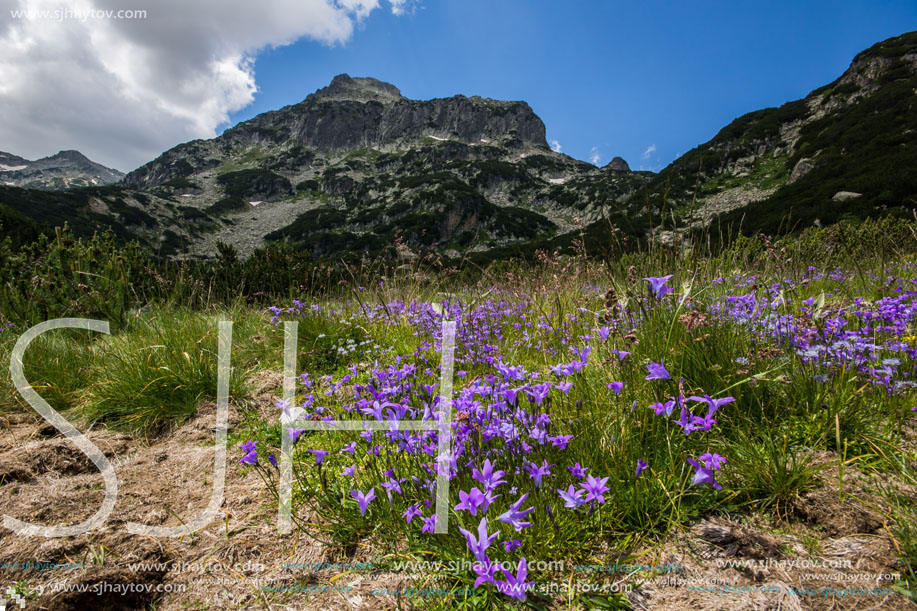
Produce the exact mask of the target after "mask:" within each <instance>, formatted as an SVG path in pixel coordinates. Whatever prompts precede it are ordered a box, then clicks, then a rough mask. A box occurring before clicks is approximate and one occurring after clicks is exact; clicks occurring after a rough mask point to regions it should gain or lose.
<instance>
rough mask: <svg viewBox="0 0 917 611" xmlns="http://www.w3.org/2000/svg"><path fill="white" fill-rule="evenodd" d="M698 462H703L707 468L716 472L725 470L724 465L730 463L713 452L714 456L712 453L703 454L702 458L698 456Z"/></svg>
mask: <svg viewBox="0 0 917 611" xmlns="http://www.w3.org/2000/svg"><path fill="white" fill-rule="evenodd" d="M697 460H699V461H701V462H702V463H704V464H705V465H706V466H708V467H710V468H711V469H713V470H714V471H719V470H720V469H722V468H723V465H724V464H726V463H728V462H729V461H728V460H726V459H725V458H723V457H722V456H720V455H719V454H717V453H716V452H713V453H712V454H711V453H710V452H705V453H704V454H701V455H700V456H698V457H697Z"/></svg>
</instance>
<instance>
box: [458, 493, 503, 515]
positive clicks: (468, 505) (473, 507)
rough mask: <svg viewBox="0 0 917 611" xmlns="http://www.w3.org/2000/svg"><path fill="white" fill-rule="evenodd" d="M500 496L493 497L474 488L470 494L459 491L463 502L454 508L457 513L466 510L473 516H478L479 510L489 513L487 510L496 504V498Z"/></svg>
mask: <svg viewBox="0 0 917 611" xmlns="http://www.w3.org/2000/svg"><path fill="white" fill-rule="evenodd" d="M499 496H500V495H499V494H498V495H497V496H495V497H493V496H491V495H490V494H489V493H488V494H485V493H483V492H481V491H480V490H478V489H477V488H472V489H471V490H470V491H469V492H465V491H464V490H459V500H460V501H461V502H460V503H459V504H458V505H456V506H455V507H454V509H455V510H456V511H461V510H465V511H467V512H468V513H470V514H471V515H473V516H474V515H477V514H478V509H479V508H480V509H481V511H487V508H488V507H489V506H490V504H491V503H493V502H494V500H495V499H496V498H498V497H499Z"/></svg>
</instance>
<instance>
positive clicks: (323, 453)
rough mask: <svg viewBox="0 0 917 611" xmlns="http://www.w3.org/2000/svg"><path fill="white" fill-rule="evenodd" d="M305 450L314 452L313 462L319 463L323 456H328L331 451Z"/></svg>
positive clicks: (323, 458)
mask: <svg viewBox="0 0 917 611" xmlns="http://www.w3.org/2000/svg"><path fill="white" fill-rule="evenodd" d="M306 452H311V453H312V454H315V464H317V465H320V464H322V461H324V460H325V457H326V456H328V455H329V454H330V453H331V452H326V451H325V450H306Z"/></svg>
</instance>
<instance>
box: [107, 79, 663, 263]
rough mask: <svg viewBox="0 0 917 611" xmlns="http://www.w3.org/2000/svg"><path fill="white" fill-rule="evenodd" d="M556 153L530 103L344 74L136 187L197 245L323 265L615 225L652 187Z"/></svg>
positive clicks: (129, 182)
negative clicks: (404, 88)
mask: <svg viewBox="0 0 917 611" xmlns="http://www.w3.org/2000/svg"><path fill="white" fill-rule="evenodd" d="M608 167H610V168H611V169H613V170H615V172H613V174H614V176H607V175H606V174H607V172H606V171H605V169H601V170H600V169H598V168H596V167H594V166H592V165H590V164H587V163H583V162H580V161H577V160H575V159H572V158H570V157H567V156H566V155H562V154H559V153H555V152H553V151H551V150H550V148H549V147H548V145H547V142H546V140H545V127H544V123H542V121H541V119H539V118H538V116H537V115H535V113H534V112H533V111H532V109H531V108H530V107H529V105H528V104H526V103H525V102H504V101H498V100H491V99H487V98H481V97H476V96H475V97H466V96H461V95H460V96H454V97H451V98H440V99H434V100H411V99H408V98H406V97H404V96H403V95H402V94H401V92H400V91H399V90H398V89H397V88H396V87H395V86H393V85H390V84H388V83H384V82H382V81H378V80H376V79H372V78H352V77H350V76H347V75H340V76H337V77H335V78H334V80H332V82H331V83H330V84H329V85H328V86H327V87H324V88H322V89H320V90H318V91H316V92H315V93H313V94H311V95H309V96H308V97H307V98H306V99H305V100H303V101H302V102H301V103H299V104H295V105H292V106H287V107H285V108H281V109H280V110H276V111H272V112H267V113H264V114H261V115H258V116H257V117H255V118H253V119H251V120H249V121H245V122H243V123H240V124H239V125H237V126H235V127H233V128H232V129H229V130H226V132H224V133H223V134H222V135H221V136H219V137H217V138H214V139H213V140H196V141H193V142H188V143H185V144H182V145H179V146H177V147H175V148H174V149H172V150H170V151H167V152H166V153H164V154H163V155H161V156H160V157H159V158H158V159H156V160H155V161H153V162H151V163H149V164H147V165H145V166H143V167H141V168H138V169H137V170H135V171H133V172H131V173H130V174H128V175H127V176H126V177H125V178H124V180H123V183H122V184H123V185H124V186H125V187H128V188H131V189H139V190H143V191H147V192H150V193H152V194H154V195H156V196H158V197H161V198H166V199H172V200H173V201H174V202H175V204H176V205H178V206H180V207H182V208H184V209H188V210H192V209H193V210H195V211H197V212H196V213H192V212H188V214H189V215H192V214H199V215H201V216H200V219H201V220H200V223H199V224H198V225H196V226H195V228H196V229H197V231H196V233H195V235H193V236H189V239H188V240H187V242H188V243H192V242H193V243H194V244H195V249H196V251H197V252H198V253H201V252H203V253H212V252H215V251H216V244H217V242H220V241H223V242H228V243H232V244H234V245H235V246H236V247H237V248H238V250H239V251H241V252H242V253H243V254H245V253H247V252H250V251H251V250H253V249H254V248H256V247H258V246H260V245H262V244H263V243H264V241H265V240H268V241H288V242H292V243H294V244H295V245H296V246H298V247H300V248H306V249H310V250H312V251H313V252H314V253H315V254H316V256H323V255H333V256H338V255H340V254H343V253H377V252H380V251H385V250H386V249H391V248H392V247H393V245H394V244H395V243H396V242H398V243H402V247H401V248H402V251H403V250H404V248H405V247H406V248H431V249H436V250H440V251H445V252H451V253H453V254H458V253H461V252H465V251H468V250H471V251H483V250H489V249H493V248H499V247H508V246H512V245H514V244H522V243H530V242H532V241H533V240H539V239H548V238H552V237H554V236H555V235H557V234H558V233H563V232H566V231H572V230H574V229H575V228H576V227H579V226H581V225H582V224H583V223H585V222H588V221H590V220H593V219H597V218H600V217H602V216H603V214H605V213H606V212H608V210H609V209H610V208H612V207H614V206H616V205H617V202H619V201H622V200H623V199H624V198H625V197H627V196H628V195H630V194H631V193H632V192H633V191H634V190H635V189H636V188H637V187H638V186H639V185H642V184H644V183H645V182H646V180H647V179H648V177H649V174H648V173H636V172H630V171H629V168H628V167H627V163H626V162H624V160H623V159H620V158H618V159H616V160H615V161H614V162H613V163H612V164H610V166H606V168H608Z"/></svg>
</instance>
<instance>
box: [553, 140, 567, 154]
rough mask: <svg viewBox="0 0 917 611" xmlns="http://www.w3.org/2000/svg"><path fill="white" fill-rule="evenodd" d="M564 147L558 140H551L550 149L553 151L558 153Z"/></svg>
mask: <svg viewBox="0 0 917 611" xmlns="http://www.w3.org/2000/svg"><path fill="white" fill-rule="evenodd" d="M563 148H564V147H562V146H561V145H560V142H558V141H557V140H551V150H552V151H554V152H555V153H559V152H561V151H562V150H563Z"/></svg>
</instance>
